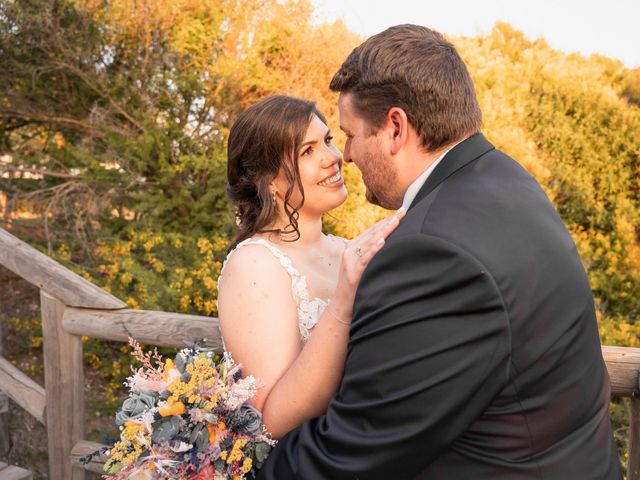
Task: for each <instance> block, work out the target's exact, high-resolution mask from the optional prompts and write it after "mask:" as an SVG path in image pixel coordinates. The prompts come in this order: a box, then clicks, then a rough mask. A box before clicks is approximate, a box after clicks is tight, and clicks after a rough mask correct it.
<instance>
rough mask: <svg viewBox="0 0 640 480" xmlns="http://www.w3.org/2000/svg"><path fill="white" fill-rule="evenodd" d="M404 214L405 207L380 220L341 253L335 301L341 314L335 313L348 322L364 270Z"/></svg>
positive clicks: (334, 305) (334, 304) (334, 307)
mask: <svg viewBox="0 0 640 480" xmlns="http://www.w3.org/2000/svg"><path fill="white" fill-rule="evenodd" d="M405 214H406V210H404V209H403V208H401V209H399V210H397V211H396V212H395V213H394V214H393V215H390V216H389V217H387V218H384V219H382V220H380V221H379V222H378V223H376V224H375V225H373V226H372V227H370V228H368V229H367V230H365V231H364V232H362V233H361V234H360V235H358V236H357V237H355V238H354V239H353V240H351V241H350V242H349V243H348V245H347V246H346V248H345V250H344V253H343V254H342V265H341V266H340V276H339V278H338V285H337V288H336V294H335V295H334V299H333V302H332V307H333V309H335V310H340V312H334V313H336V314H338V315H340V318H343V319H344V320H347V317H348V319H349V320H350V319H351V309H352V306H353V300H354V298H355V294H356V288H357V287H358V283H359V282H360V279H361V278H362V273H363V272H364V269H365V268H366V267H367V265H369V262H370V261H371V259H372V258H373V256H374V255H375V254H376V253H378V251H379V250H380V249H381V248H382V247H383V246H384V242H385V240H386V238H387V237H388V236H389V234H390V233H391V232H393V230H395V228H396V227H397V226H398V224H399V223H400V220H401V219H402V217H404V216H405Z"/></svg>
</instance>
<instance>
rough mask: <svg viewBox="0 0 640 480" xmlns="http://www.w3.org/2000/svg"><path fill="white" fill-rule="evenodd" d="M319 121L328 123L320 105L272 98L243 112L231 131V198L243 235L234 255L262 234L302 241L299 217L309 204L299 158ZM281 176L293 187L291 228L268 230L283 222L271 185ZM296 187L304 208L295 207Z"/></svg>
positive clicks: (235, 241)
mask: <svg viewBox="0 0 640 480" xmlns="http://www.w3.org/2000/svg"><path fill="white" fill-rule="evenodd" d="M314 115H316V116H317V117H318V118H320V120H322V121H323V122H324V123H326V120H325V118H324V116H323V115H322V113H320V111H319V110H318V109H317V108H316V105H315V103H314V102H310V101H308V100H304V99H301V98H296V97H289V96H285V95H272V96H269V97H266V98H264V99H263V100H261V101H259V102H258V103H255V104H253V105H251V106H250V107H249V108H247V109H246V110H245V111H243V112H242V113H241V114H240V115H239V116H238V119H237V120H236V121H235V123H234V124H233V126H232V127H231V131H230V133H229V146H228V154H227V180H228V182H229V183H228V186H227V195H228V196H229V198H230V199H231V202H232V203H233V204H234V205H235V207H236V220H237V224H238V230H237V232H236V235H235V237H234V239H233V241H232V242H231V246H230V247H229V249H230V250H231V249H233V248H234V247H235V246H236V245H237V244H238V243H240V242H241V241H243V240H245V239H247V238H249V237H251V236H252V235H255V234H256V233H262V232H274V233H278V234H285V235H287V238H288V239H289V240H291V241H295V240H297V239H298V238H300V231H299V229H298V217H299V213H298V211H299V210H300V208H301V207H302V205H303V204H304V189H303V187H302V182H301V181H300V172H299V169H298V155H299V150H300V147H301V145H302V142H303V140H304V135H305V133H306V132H307V129H308V128H309V124H310V123H311V120H312V119H313V116H314ZM280 170H282V171H283V172H284V174H285V177H286V179H287V181H288V187H287V191H286V193H285V195H284V210H285V213H286V214H287V217H288V218H289V225H287V226H286V227H285V228H284V229H282V230H281V229H271V230H268V229H267V227H268V226H269V225H271V224H273V223H274V222H275V220H276V219H277V216H278V210H277V208H276V205H275V202H274V201H273V198H272V194H271V189H270V185H271V182H273V180H274V179H275V178H276V177H277V176H278V173H279V172H280ZM296 187H298V189H299V191H300V194H301V199H300V201H299V202H298V205H291V203H290V200H291V196H292V195H293V192H294V191H295V188H296Z"/></svg>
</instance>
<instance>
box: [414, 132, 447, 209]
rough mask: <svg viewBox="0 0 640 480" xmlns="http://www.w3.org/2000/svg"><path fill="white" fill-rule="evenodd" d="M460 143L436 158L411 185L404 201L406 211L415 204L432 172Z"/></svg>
mask: <svg viewBox="0 0 640 480" xmlns="http://www.w3.org/2000/svg"><path fill="white" fill-rule="evenodd" d="M458 143H460V142H457V143H454V144H453V145H451V146H450V147H449V148H447V150H445V152H444V153H443V154H442V155H440V156H439V157H438V158H436V159H435V161H434V162H433V163H432V164H431V165H429V167H428V168H427V169H426V170H425V171H424V172H422V173H421V174H420V176H419V177H418V178H416V179H415V180H414V181H413V183H412V184H411V185H409V188H407V191H406V192H405V193H404V200H403V201H402V208H404V209H405V210H409V207H410V206H411V203H412V202H413V199H414V198H416V195H417V194H418V192H419V191H420V189H421V188H422V186H423V185H424V182H426V181H427V178H429V175H431V172H433V171H434V170H435V168H436V167H437V166H438V164H439V163H440V162H441V161H442V159H443V158H444V156H445V155H446V154H447V153H449V150H451V149H452V148H453V147H455V146H456V145H457V144H458Z"/></svg>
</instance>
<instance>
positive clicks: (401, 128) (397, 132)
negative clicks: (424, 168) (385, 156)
mask: <svg viewBox="0 0 640 480" xmlns="http://www.w3.org/2000/svg"><path fill="white" fill-rule="evenodd" d="M387 127H388V128H389V136H390V140H391V143H390V153H391V154H392V155H395V154H397V153H398V152H399V151H400V150H401V149H402V147H403V146H404V145H405V144H406V143H407V140H408V139H409V119H408V118H407V114H406V112H405V111H404V110H403V109H402V108H400V107H392V108H390V109H389V112H388V113H387Z"/></svg>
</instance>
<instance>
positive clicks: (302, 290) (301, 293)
mask: <svg viewBox="0 0 640 480" xmlns="http://www.w3.org/2000/svg"><path fill="white" fill-rule="evenodd" d="M247 245H261V246H263V247H265V248H267V249H268V250H269V251H270V252H271V253H272V254H273V255H274V256H275V257H276V258H277V259H278V260H279V261H280V265H282V267H283V268H284V269H285V270H286V271H287V273H288V274H289V276H290V277H291V294H292V295H293V299H294V301H295V302H296V305H297V307H298V327H299V329H300V338H301V339H302V341H303V342H306V341H307V340H309V335H310V334H311V329H313V327H314V326H315V325H316V323H318V319H319V318H320V315H322V312H323V311H324V309H325V308H326V307H327V304H328V300H323V299H322V298H317V297H316V298H310V295H309V289H308V287H307V279H306V277H305V276H304V275H302V274H301V273H300V272H299V271H298V270H297V269H296V268H295V267H294V266H293V263H292V262H291V259H290V258H289V257H287V255H286V254H284V253H283V252H282V251H281V250H280V249H278V248H277V247H276V246H275V245H274V244H272V243H271V242H269V241H267V240H264V239H262V238H247V239H246V240H243V241H242V242H240V243H238V245H236V248H234V249H233V250H232V251H231V252H229V254H228V255H227V258H226V260H225V262H224V264H223V265H222V270H221V271H220V276H219V277H218V285H220V284H221V282H222V276H223V274H224V267H225V265H226V263H227V261H228V260H229V258H231V255H233V254H234V253H235V252H236V251H237V250H238V249H240V248H242V247H245V246H247ZM222 344H223V345H224V338H223V339H222ZM226 350H227V349H226V347H225V351H226Z"/></svg>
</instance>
